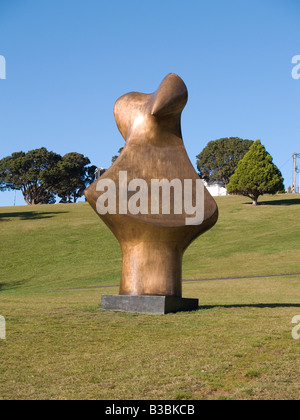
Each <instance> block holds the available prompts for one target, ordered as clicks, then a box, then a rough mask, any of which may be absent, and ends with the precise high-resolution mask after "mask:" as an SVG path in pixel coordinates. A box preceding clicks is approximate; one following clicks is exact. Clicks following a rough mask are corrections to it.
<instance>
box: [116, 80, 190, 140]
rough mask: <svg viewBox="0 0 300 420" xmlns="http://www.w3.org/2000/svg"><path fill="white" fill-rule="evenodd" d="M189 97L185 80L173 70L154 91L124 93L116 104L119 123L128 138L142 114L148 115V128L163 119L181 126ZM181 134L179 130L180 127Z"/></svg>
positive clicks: (123, 134) (122, 132)
mask: <svg viewBox="0 0 300 420" xmlns="http://www.w3.org/2000/svg"><path fill="white" fill-rule="evenodd" d="M187 99H188V91H187V87H186V85H185V83H184V82H183V80H182V79H181V78H180V77H179V76H177V74H175V73H170V74H168V75H167V76H166V77H165V78H164V79H163V81H162V82H161V84H160V86H159V88H158V89H157V91H156V92H154V93H152V94H145V93H139V92H130V93H127V94H126V95H123V96H121V97H120V98H119V99H118V100H117V101H116V103H115V107H114V114H115V120H116V123H117V126H118V128H119V130H120V132H121V134H122V136H123V137H124V138H125V139H127V138H128V133H129V132H132V128H133V127H134V126H135V125H136V124H135V123H136V120H137V119H141V116H143V117H147V124H148V125H149V127H150V125H151V124H152V123H154V122H155V123H156V124H159V122H160V121H163V122H164V125H165V126H168V124H166V123H168V120H169V121H170V123H171V124H170V126H172V125H174V124H175V126H176V128H178V127H179V126H180V116H181V113H182V110H183V108H184V107H185V105H186V103H187ZM147 124H146V125H147ZM146 125H145V128H146ZM151 129H152V127H151ZM178 133H180V129H179V128H178Z"/></svg>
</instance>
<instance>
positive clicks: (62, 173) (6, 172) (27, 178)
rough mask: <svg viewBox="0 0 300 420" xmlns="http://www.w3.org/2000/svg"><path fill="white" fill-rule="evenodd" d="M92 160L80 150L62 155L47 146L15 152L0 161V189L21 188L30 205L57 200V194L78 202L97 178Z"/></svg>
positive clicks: (65, 199)
mask: <svg viewBox="0 0 300 420" xmlns="http://www.w3.org/2000/svg"><path fill="white" fill-rule="evenodd" d="M89 164H90V161H89V159H88V158H86V157H84V156H83V155H80V154H79V153H69V154H67V155H65V156H64V157H61V156H60V155H59V154H57V153H54V152H49V151H48V150H47V149H46V148H45V147H42V148H40V149H35V150H31V151H29V152H28V153H24V152H17V153H13V154H12V155H11V156H8V157H5V158H4V159H2V160H1V161H0V190H1V191H5V190H20V191H21V192H22V194H23V197H24V200H25V201H26V203H27V204H28V205H34V204H50V203H54V202H55V195H58V196H60V197H61V198H62V199H63V201H65V202H67V201H68V202H71V198H72V199H73V201H74V202H76V200H77V199H78V198H79V197H81V196H82V194H83V191H84V189H85V188H86V187H87V186H88V185H89V184H90V183H91V182H92V181H93V177H92V173H93V172H94V170H95V166H88V165H89Z"/></svg>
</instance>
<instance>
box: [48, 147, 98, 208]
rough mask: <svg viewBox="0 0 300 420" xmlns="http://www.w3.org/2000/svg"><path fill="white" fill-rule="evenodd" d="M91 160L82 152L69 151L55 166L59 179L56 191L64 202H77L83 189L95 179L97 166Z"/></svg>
mask: <svg viewBox="0 0 300 420" xmlns="http://www.w3.org/2000/svg"><path fill="white" fill-rule="evenodd" d="M90 163H91V162H90V160H89V159H88V158H87V157H85V156H84V155H82V154H80V153H68V154H66V155H65V156H63V157H62V158H61V159H60V161H59V162H58V164H57V168H54V172H56V173H57V175H58V179H57V182H56V185H55V192H56V194H57V195H58V196H59V197H60V198H61V202H63V203H67V202H68V203H71V202H72V201H73V202H74V203H76V201H77V199H78V198H80V197H81V196H82V195H83V191H84V190H85V189H86V187H87V186H88V185H89V184H91V182H92V181H93V176H94V172H95V169H96V167H95V166H90V167H88V165H89V164H90Z"/></svg>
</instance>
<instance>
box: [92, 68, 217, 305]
mask: <svg viewBox="0 0 300 420" xmlns="http://www.w3.org/2000/svg"><path fill="white" fill-rule="evenodd" d="M187 97H188V93H187V88H186V86H185V84H184V82H183V81H182V80H181V78H180V77H179V76H177V75H176V74H173V73H171V74H169V75H168V76H166V78H165V79H164V80H163V81H162V83H161V85H160V86H159V88H158V90H157V91H156V92H154V93H153V94H143V93H137V92H131V93H128V94H126V95H124V96H122V97H121V98H119V99H118V100H117V102H116V104H115V108H114V114H115V119H116V123H117V126H118V128H119V130H120V132H121V134H122V136H123V137H124V139H125V140H126V145H125V147H124V150H123V152H122V153H121V155H120V156H119V158H118V159H117V160H116V162H115V163H114V164H113V165H112V166H111V167H110V168H109V169H108V170H107V171H106V172H105V173H104V175H102V176H101V177H100V179H111V180H113V181H114V182H115V184H116V189H117V197H118V196H119V191H120V188H119V184H118V183H119V172H120V171H127V177H128V183H129V182H130V181H131V180H134V179H143V180H145V181H146V182H147V184H148V185H149V186H150V185H151V180H153V179H159V180H161V179H168V180H174V179H179V180H181V181H182V183H184V180H187V179H189V180H193V183H194V184H195V181H196V180H199V176H198V174H197V173H196V171H195V169H194V168H193V166H192V164H191V162H190V160H189V158H188V156H187V153H186V150H185V147H184V144H183V141H182V134H181V113H182V110H183V108H184V107H185V105H186V102H187ZM98 182H99V180H97V181H96V182H95V183H94V184H92V185H91V186H90V187H89V188H88V189H87V190H86V191H85V196H86V198H87V200H88V202H89V203H90V205H91V206H92V207H93V209H94V210H95V211H96V212H97V200H98V198H99V196H100V195H101V192H99V191H97V183H98ZM195 188H196V187H195V186H194V185H193V196H195ZM133 194H134V193H133V192H129V193H128V199H129V198H130V197H131V196H132V195H133ZM150 203H151V197H150V188H149V212H148V214H136V215H134V214H131V213H129V212H128V213H127V214H119V213H120V208H119V205H118V203H117V211H116V214H108V213H107V214H105V215H100V217H101V219H102V220H103V221H104V223H106V225H107V226H108V227H109V228H110V229H111V231H112V232H113V233H114V235H115V236H116V238H117V239H118V241H119V243H120V245H121V248H122V253H123V267H122V276H121V286H120V294H122V295H162V296H178V297H181V296H182V257H183V253H184V251H185V250H186V248H187V247H188V246H189V245H190V243H191V242H192V241H193V240H194V239H196V238H197V237H198V236H199V235H201V234H202V233H204V232H205V231H207V230H208V229H210V228H211V227H212V226H213V225H214V224H215V223H216V221H217V218H218V208H217V205H216V203H215V201H214V199H213V198H212V197H211V195H210V194H209V193H208V191H207V190H206V189H205V188H204V218H203V221H202V222H201V223H200V224H198V225H187V224H186V217H187V216H188V215H187V214H186V212H185V210H184V206H183V211H182V214H174V196H173V194H172V189H171V200H170V203H171V204H170V205H171V211H170V214H162V212H161V211H160V214H151V205H150ZM160 209H161V207H160ZM199 265H200V266H201V255H199Z"/></svg>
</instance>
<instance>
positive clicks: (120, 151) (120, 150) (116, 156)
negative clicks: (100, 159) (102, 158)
mask: <svg viewBox="0 0 300 420" xmlns="http://www.w3.org/2000/svg"><path fill="white" fill-rule="evenodd" d="M123 149H124V147H121V148H120V149H119V151H118V153H119V154H118V155H115V156H113V157H112V158H111V163H114V162H115V161H116V160H117V159H118V157H119V156H120V154H121V153H122V152H123Z"/></svg>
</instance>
